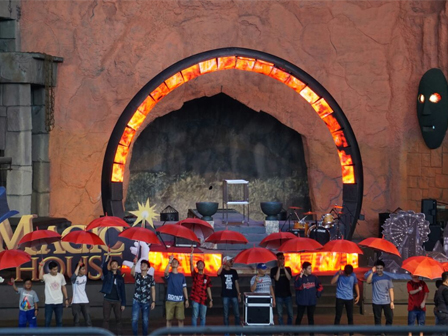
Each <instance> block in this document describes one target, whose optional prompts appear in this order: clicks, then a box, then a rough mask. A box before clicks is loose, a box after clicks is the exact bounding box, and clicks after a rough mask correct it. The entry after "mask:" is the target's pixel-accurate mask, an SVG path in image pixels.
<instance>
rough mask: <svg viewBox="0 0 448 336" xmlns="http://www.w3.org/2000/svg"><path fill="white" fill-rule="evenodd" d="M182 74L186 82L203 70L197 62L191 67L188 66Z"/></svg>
mask: <svg viewBox="0 0 448 336" xmlns="http://www.w3.org/2000/svg"><path fill="white" fill-rule="evenodd" d="M181 73H182V76H184V80H185V82H188V81H189V80H192V79H195V78H196V77H198V76H200V75H201V70H199V65H197V64H195V65H192V66H191V67H189V68H186V69H184V70H182V71H181Z"/></svg>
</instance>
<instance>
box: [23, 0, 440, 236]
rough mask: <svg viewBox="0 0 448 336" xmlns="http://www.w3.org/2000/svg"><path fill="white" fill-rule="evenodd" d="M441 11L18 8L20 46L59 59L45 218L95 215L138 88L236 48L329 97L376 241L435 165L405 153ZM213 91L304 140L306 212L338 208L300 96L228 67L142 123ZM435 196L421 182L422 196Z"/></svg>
mask: <svg viewBox="0 0 448 336" xmlns="http://www.w3.org/2000/svg"><path fill="white" fill-rule="evenodd" d="M445 5H446V3H445V1H421V2H418V1H414V2H409V1H375V2H365V1H356V2H354V1H337V2H328V1H321V2H320V1H303V2H301V1H281V2H272V1H243V0H237V1H218V0H215V1H186V0H180V1H171V0H168V1H141V2H135V1H107V2H102V1H100V2H96V1H95V2H85V1H76V0H75V1H45V2H35V1H22V19H21V40H22V50H23V51H40V52H45V53H49V54H53V55H58V56H61V57H64V64H63V66H61V67H60V72H59V75H58V80H59V85H58V87H57V90H56V127H55V130H54V131H53V132H52V133H51V137H50V160H51V182H50V183H51V194H50V206H51V207H50V214H51V215H53V216H63V217H67V218H68V219H69V220H71V221H72V222H74V223H76V224H86V223H88V222H89V221H90V220H92V219H93V218H95V217H97V216H99V215H100V214H101V212H102V209H101V194H100V178H101V167H102V160H103V156H104V151H105V147H106V144H107V142H108V139H109V136H110V134H111V131H112V129H113V126H114V125H115V122H116V121H117V119H118V117H119V116H120V114H121V112H122V111H123V110H124V108H125V106H126V105H127V103H128V102H129V101H130V100H131V99H132V97H133V96H134V95H135V93H136V92H138V90H139V89H140V88H141V87H142V86H143V85H145V84H146V83H147V82H148V81H149V80H150V79H151V78H153V77H154V76H156V75H157V74H158V73H159V72H160V71H162V70H163V69H165V68H166V67H168V66H169V65H171V64H173V63H175V62H177V61H179V60H181V59H183V58H185V57H188V56H190V55H193V54H195V53H198V52H202V51H206V50H210V49H215V48H220V47H229V46H235V47H246V48H252V49H258V50H261V51H264V52H268V53H271V54H273V55H276V56H279V57H282V58H284V59H286V60H288V61H290V62H292V63H294V64H296V65H297V66H299V67H301V68H302V69H304V70H305V71H307V72H308V73H309V74H311V75H312V76H313V77H314V78H315V79H317V80H318V81H319V82H320V83H321V84H322V85H323V86H324V87H325V88H326V89H327V90H328V91H329V92H330V93H331V94H332V95H333V97H335V99H336V101H337V102H338V103H339V105H340V106H341V107H342V109H343V111H344V113H345V114H346V116H347V118H348V120H349V122H350V124H351V126H352V128H353V130H354V132H355V134H356V136H357V140H358V142H359V146H360V150H361V155H362V158H363V165H364V176H365V192H364V204H363V213H364V214H365V216H366V221H365V222H360V225H359V226H358V228H357V230H356V231H355V236H356V235H358V236H369V235H376V234H377V232H378V212H384V211H386V210H387V209H390V210H393V209H395V208H396V207H399V206H400V207H402V208H406V207H414V206H416V204H415V202H414V200H415V199H416V198H417V196H416V195H417V194H418V193H416V194H415V196H414V194H413V192H412V190H413V189H410V188H415V189H419V188H418V187H416V186H412V187H411V180H413V178H412V177H415V176H416V175H411V171H410V169H409V166H410V165H411V161H412V160H415V157H418V155H422V154H428V155H429V157H431V155H430V154H429V151H428V152H426V153H423V152H417V153H415V152H410V151H409V148H410V147H412V148H413V150H414V148H415V146H417V148H420V145H421V144H422V139H421V136H420V135H419V133H418V132H419V131H418V128H417V126H416V125H417V124H416V123H417V118H416V92H417V87H418V82H419V79H420V77H421V76H422V74H423V73H424V72H425V71H426V70H428V68H429V67H434V66H439V67H441V68H442V70H443V71H444V72H445V73H446V72H447V64H446V63H447V62H448V57H446V52H447V51H448V49H447V48H446V40H447V38H446V31H447V29H446V21H447V20H446V19H447V17H446V12H445ZM42 23H45V24H44V25H43V24H42ZM440 46H445V48H442V47H440ZM219 92H224V93H225V94H227V95H228V96H230V97H232V98H234V99H236V100H238V101H240V102H241V103H243V104H245V105H247V106H248V107H250V108H251V109H253V110H255V111H260V110H263V111H266V112H267V113H269V114H271V115H272V116H274V117H275V118H277V119H278V120H279V121H281V122H282V123H283V124H285V125H286V126H288V127H290V128H292V129H294V130H296V131H297V132H299V133H300V134H302V135H303V137H304V147H305V160H306V163H307V166H308V179H309V184H310V196H311V202H312V205H313V208H314V209H315V210H316V211H318V212H319V213H325V212H327V211H328V210H329V209H330V208H331V205H332V204H334V203H340V202H341V198H342V197H341V186H342V182H341V170H340V165H339V161H338V157H337V153H336V150H335V146H334V143H333V141H332V138H331V136H330V134H329V132H328V130H327V129H326V127H325V125H324V124H323V123H322V121H321V120H320V119H319V118H318V117H317V116H316V114H315V113H314V111H312V109H311V107H309V106H308V105H307V104H306V103H304V102H303V100H302V99H301V98H300V97H298V95H297V94H295V93H294V92H291V90H289V89H287V88H286V87H285V86H283V85H281V84H280V83H277V82H275V81H274V80H272V79H269V78H267V77H263V76H261V77H260V75H257V74H251V73H242V72H235V71H228V72H222V73H214V74H212V75H206V76H201V77H199V78H197V79H196V80H194V81H192V82H191V83H190V82H189V83H188V84H186V85H184V86H182V87H180V88H179V89H177V90H175V91H174V92H173V93H171V94H170V95H169V96H167V97H166V98H164V100H163V101H162V102H161V103H159V104H158V105H157V106H156V108H155V109H154V110H153V111H152V112H151V113H150V115H149V116H148V118H147V121H146V122H147V123H150V122H151V121H152V120H154V119H155V118H156V117H158V116H161V115H165V114H167V113H169V112H171V111H173V110H176V109H179V108H180V107H181V106H182V104H183V103H184V102H185V101H188V100H192V99H195V98H199V97H203V96H211V95H214V94H217V93H219ZM298 111H300V113H299V112H298ZM422 151H424V149H422ZM439 152H440V157H442V155H443V154H442V151H439ZM439 152H437V151H436V152H435V153H439ZM416 154H418V155H416ZM433 156H437V155H436V154H433ZM426 157H427V156H426ZM433 160H435V159H433ZM434 162H435V161H434ZM422 164H423V162H422ZM434 164H436V163H434ZM434 169H435V170H437V169H440V171H441V172H442V173H438V174H439V175H442V174H443V171H442V167H436V166H434ZM408 171H409V174H408ZM412 174H415V173H412ZM436 174H437V173H436ZM408 175H409V177H408ZM442 176H443V175H442ZM428 178H429V176H428ZM434 178H436V176H434ZM414 180H415V179H414ZM127 182H128V181H127V180H126V181H125V188H126V185H127V184H126V183H127ZM413 183H414V184H413V185H415V181H414V182H413ZM428 183H429V182H428ZM430 188H431V187H429V184H428V195H429V190H430ZM408 190H410V191H409V192H408ZM421 193H422V196H423V190H421ZM410 194H412V196H410ZM442 196H443V195H442ZM411 197H412V200H411ZM416 210H418V209H416Z"/></svg>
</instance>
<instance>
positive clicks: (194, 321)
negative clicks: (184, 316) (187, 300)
mask: <svg viewBox="0 0 448 336" xmlns="http://www.w3.org/2000/svg"><path fill="white" fill-rule="evenodd" d="M191 307H192V308H193V315H192V316H191V325H192V326H197V325H198V316H199V325H201V326H205V314H207V306H206V305H203V304H200V303H197V302H195V301H191Z"/></svg>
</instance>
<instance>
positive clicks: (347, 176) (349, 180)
mask: <svg viewBox="0 0 448 336" xmlns="http://www.w3.org/2000/svg"><path fill="white" fill-rule="evenodd" d="M342 183H344V184H353V183H355V170H354V167H353V166H343V167H342Z"/></svg>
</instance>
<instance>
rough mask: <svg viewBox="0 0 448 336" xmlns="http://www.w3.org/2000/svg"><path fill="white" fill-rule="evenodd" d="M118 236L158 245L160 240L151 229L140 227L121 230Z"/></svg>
mask: <svg viewBox="0 0 448 336" xmlns="http://www.w3.org/2000/svg"><path fill="white" fill-rule="evenodd" d="M118 237H122V238H127V239H130V240H138V241H142V242H145V243H148V244H156V245H160V240H159V238H158V237H157V235H156V234H155V233H154V232H152V231H151V230H148V229H145V228H142V227H131V228H129V229H126V230H124V231H123V232H121V233H120V234H119V235H118Z"/></svg>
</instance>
